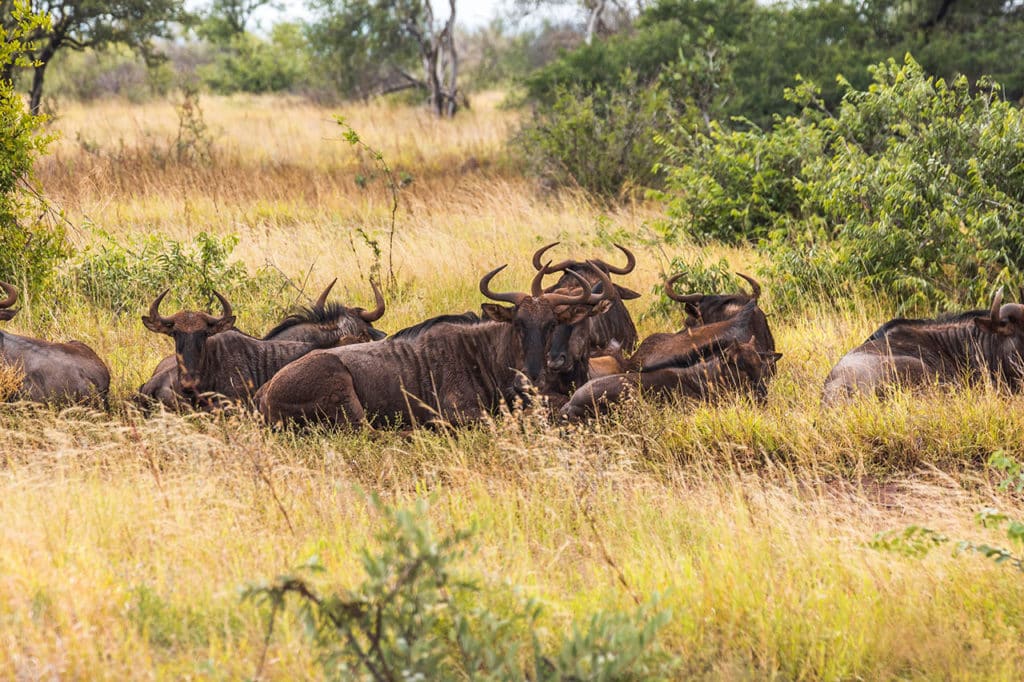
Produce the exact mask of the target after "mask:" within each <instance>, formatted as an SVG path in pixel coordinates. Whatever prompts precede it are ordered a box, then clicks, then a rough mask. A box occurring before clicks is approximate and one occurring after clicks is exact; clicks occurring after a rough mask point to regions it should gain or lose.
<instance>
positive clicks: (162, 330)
mask: <svg viewBox="0 0 1024 682" xmlns="http://www.w3.org/2000/svg"><path fill="white" fill-rule="evenodd" d="M142 324H144V325H146V329H148V330H149V331H151V332H156V333H157V334H170V333H171V332H172V331H174V325H173V324H167V323H166V322H164V321H163V320H161V319H159V318H157V319H155V320H154V319H153V318H152V317H150V316H149V315H143V316H142Z"/></svg>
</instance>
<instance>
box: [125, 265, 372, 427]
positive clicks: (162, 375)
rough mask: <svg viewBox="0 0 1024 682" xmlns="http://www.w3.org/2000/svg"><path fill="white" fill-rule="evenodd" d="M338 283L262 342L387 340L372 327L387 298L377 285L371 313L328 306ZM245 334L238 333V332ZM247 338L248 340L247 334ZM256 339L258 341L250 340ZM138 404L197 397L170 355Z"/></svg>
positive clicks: (175, 404) (187, 401)
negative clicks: (185, 385)
mask: <svg viewBox="0 0 1024 682" xmlns="http://www.w3.org/2000/svg"><path fill="white" fill-rule="evenodd" d="M337 281H338V280H337V279H335V280H334V281H332V282H331V283H330V284H328V285H327V287H326V288H325V289H324V290H323V292H321V294H320V296H318V297H317V299H316V301H315V302H314V303H313V305H312V306H310V307H308V308H302V309H300V310H299V311H298V312H296V313H294V314H292V315H289V316H288V317H286V318H285V319H284V320H282V321H281V322H280V323H279V324H278V325H277V326H275V327H274V328H273V329H271V330H270V331H269V332H267V334H266V335H264V336H263V338H262V340H263V341H300V342H304V343H310V344H313V345H314V346H315V347H316V348H330V347H331V346H339V345H348V344H351V343H362V342H364V341H377V340H379V339H382V338H384V337H385V336H387V335H386V334H385V333H384V332H382V331H380V330H379V329H375V328H374V327H373V322H375V321H377V320H378V319H380V318H381V316H383V314H384V310H385V305H384V296H383V294H382V293H381V291H380V288H379V287H378V286H377V284H376V282H373V281H371V282H370V286H371V287H372V288H373V296H374V299H375V303H376V307H375V308H374V309H373V310H372V311H367V310H365V309H364V308H359V307H348V306H344V305H341V304H340V303H327V296H328V295H329V294H330V292H331V289H332V288H333V287H334V284H335V283H336V282H337ZM235 331H236V332H238V333H239V334H243V333H244V332H241V331H239V330H237V329H236V330H235ZM246 336H248V335H247V334H246ZM249 338H255V337H249ZM137 402H139V403H140V404H142V405H143V406H144V407H145V406H149V405H151V404H154V403H159V404H162V405H163V406H164V407H167V408H170V409H177V408H179V407H182V406H187V405H191V404H192V403H193V402H194V395H192V394H191V393H189V394H188V395H186V394H185V393H184V392H183V391H182V389H181V387H180V386H179V385H178V361H177V356H176V355H168V356H167V357H165V358H164V359H163V360H161V361H160V362H159V364H157V366H156V369H154V370H153V375H152V376H151V377H150V378H149V380H148V381H146V383H144V384H143V385H142V386H140V387H139V390H138V393H137Z"/></svg>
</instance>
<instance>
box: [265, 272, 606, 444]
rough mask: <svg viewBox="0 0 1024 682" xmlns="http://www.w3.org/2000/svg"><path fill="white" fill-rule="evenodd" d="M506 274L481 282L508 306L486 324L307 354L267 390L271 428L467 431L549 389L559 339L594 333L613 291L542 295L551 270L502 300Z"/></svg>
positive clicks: (448, 326)
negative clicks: (311, 424)
mask: <svg viewBox="0 0 1024 682" xmlns="http://www.w3.org/2000/svg"><path fill="white" fill-rule="evenodd" d="M505 267H506V266H504V265H503V266H501V267H499V268H496V269H495V270H492V271H491V272H489V273H487V274H486V275H484V277H483V278H482V279H481V280H480V291H481V292H482V293H483V294H484V296H486V297H488V298H489V299H491V300H493V301H501V302H505V303H509V304H511V305H510V306H501V305H496V304H493V303H486V304H484V305H483V306H482V309H483V312H484V315H485V317H486V318H488V319H486V320H483V321H480V322H476V323H474V322H472V321H460V322H439V323H436V324H432V325H429V327H428V328H425V329H422V330H417V332H416V333H410V334H406V335H403V336H402V337H400V338H394V337H392V338H389V339H385V340H384V341H381V342H379V343H373V344H360V345H357V346H348V347H345V348H331V349H328V350H321V351H315V352H313V353H310V354H309V355H307V356H305V357H303V358H301V359H299V360H297V361H295V362H293V363H291V364H290V365H288V366H287V367H285V368H284V369H282V370H281V371H280V372H279V373H278V374H277V375H276V376H275V377H274V378H273V379H271V380H270V381H269V382H268V383H267V384H266V385H265V386H264V387H263V388H262V389H260V391H259V392H258V393H257V396H256V401H257V404H258V406H259V410H260V412H261V414H262V415H263V417H264V418H265V419H266V420H267V422H269V423H271V424H278V423H281V422H293V421H298V422H302V421H310V420H316V421H323V422H326V423H329V424H334V425H348V426H353V427H362V426H366V425H370V426H382V425H397V424H404V425H415V424H428V423H432V422H438V421H441V422H445V423H451V424H460V423H465V422H468V421H473V420H476V419H479V418H480V417H482V416H483V415H484V414H488V413H494V412H495V411H497V410H498V409H500V407H501V406H502V405H507V406H511V405H513V404H514V403H515V401H516V400H517V399H518V398H519V397H520V396H521V395H522V394H523V391H524V390H526V389H528V386H527V385H526V384H527V382H529V383H532V384H533V385H536V386H540V385H543V383H544V374H545V372H546V371H547V362H546V359H547V357H548V356H550V355H551V354H552V353H555V354H557V353H558V352H559V351H560V349H559V348H558V347H557V343H558V341H557V340H556V339H555V336H556V334H555V332H556V330H558V329H559V328H560V327H561V326H563V325H568V326H576V325H587V324H589V321H590V319H591V318H592V317H594V316H595V315H599V314H601V313H603V312H604V311H605V309H607V307H608V306H609V303H608V301H607V300H606V299H605V296H606V295H607V291H608V289H607V288H605V289H604V290H603V291H600V292H598V291H595V290H593V289H581V290H580V291H579V292H578V293H574V294H571V295H570V294H563V293H558V292H552V293H546V292H544V291H543V290H542V288H541V280H542V278H543V276H544V275H545V274H546V270H544V269H542V270H541V271H540V272H538V274H537V276H536V277H535V278H534V281H533V285H532V287H531V292H530V293H528V294H527V293H515V292H512V293H496V292H494V291H492V290H491V288H490V283H491V281H492V280H493V278H494V277H495V275H497V274H498V273H499V272H501V271H502V270H503V269H505ZM582 360H583V361H585V357H584V358H582Z"/></svg>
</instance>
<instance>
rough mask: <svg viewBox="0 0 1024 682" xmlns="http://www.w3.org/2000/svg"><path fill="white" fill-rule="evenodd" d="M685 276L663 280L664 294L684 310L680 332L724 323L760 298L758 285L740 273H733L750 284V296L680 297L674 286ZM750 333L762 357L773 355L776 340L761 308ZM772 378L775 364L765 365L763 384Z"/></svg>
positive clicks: (707, 295)
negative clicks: (762, 354) (684, 316)
mask: <svg viewBox="0 0 1024 682" xmlns="http://www.w3.org/2000/svg"><path fill="white" fill-rule="evenodd" d="M684 274H685V273H678V274H675V275H673V276H672V277H670V278H669V279H668V280H666V281H665V295H666V296H668V297H669V298H670V299H672V300H673V301H676V302H678V303H682V304H683V306H684V309H685V310H686V319H685V320H684V321H683V329H684V330H685V329H688V328H689V329H692V328H695V327H700V326H702V325H707V324H714V323H716V322H724V321H726V320H728V319H729V318H731V317H733V316H734V315H736V314H738V313H739V312H741V311H742V310H743V309H744V307H745V306H746V305H747V304H749V303H751V302H753V303H754V304H755V306H756V305H757V304H758V301H759V300H760V298H761V285H760V284H759V283H758V282H757V280H756V279H754V278H753V277H751V276H750V275H745V274H743V273H742V272H737V273H736V274H737V275H739V276H740V277H742V278H743V279H745V280H746V281H747V283H748V284H750V289H751V293H750V294H749V295H748V294H680V293H678V292H677V291H676V290H675V283H676V282H677V281H679V279H680V278H681V277H683V276H684ZM751 325H752V327H751V328H752V330H753V332H754V338H755V344H756V345H757V349H758V350H759V351H761V352H762V353H765V354H768V355H770V354H773V353H775V337H773V336H772V330H771V328H770V327H769V326H768V318H767V317H765V314H764V311H763V310H761V308H760V307H755V308H754V311H753V313H752V317H751ZM774 375H775V363H774V362H770V363H768V365H767V367H766V370H765V379H764V381H765V383H767V382H769V381H771V379H772V377H773V376H774Z"/></svg>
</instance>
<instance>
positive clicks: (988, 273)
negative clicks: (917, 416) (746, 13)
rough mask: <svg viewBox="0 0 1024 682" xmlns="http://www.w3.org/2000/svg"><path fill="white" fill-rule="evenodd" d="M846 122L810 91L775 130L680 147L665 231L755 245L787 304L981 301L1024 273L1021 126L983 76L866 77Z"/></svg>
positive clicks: (886, 69) (905, 70) (888, 71)
mask: <svg viewBox="0 0 1024 682" xmlns="http://www.w3.org/2000/svg"><path fill="white" fill-rule="evenodd" d="M870 72H871V75H872V79H873V83H872V85H871V86H870V87H869V88H868V89H867V90H858V89H856V88H854V87H853V86H852V85H850V84H849V83H848V82H846V81H845V80H844V81H841V82H842V84H843V87H844V89H845V92H844V95H843V100H842V102H841V104H840V106H839V108H838V112H837V114H836V115H832V114H830V113H829V112H828V111H827V109H826V108H825V106H824V103H823V102H822V101H821V100H820V99H818V98H817V97H816V94H815V90H814V88H813V87H812V86H810V85H807V84H805V85H803V86H801V87H798V88H796V89H794V90H792V91H790V92H789V98H790V100H791V101H792V102H794V103H797V104H799V105H801V106H802V109H801V112H800V114H799V115H798V116H792V117H787V118H785V119H779V120H778V121H777V123H776V125H775V127H774V128H773V129H772V130H770V131H767V132H765V131H761V130H759V129H757V128H748V129H747V130H728V129H725V128H724V127H722V126H719V125H714V126H712V129H711V131H710V132H709V133H707V134H704V133H697V134H694V135H690V136H688V137H686V140H685V142H683V143H682V144H678V145H669V146H668V149H669V155H670V159H671V160H670V162H669V165H670V166H671V170H669V171H668V180H667V185H668V190H667V191H666V192H665V193H664V194H663V195H662V196H663V197H664V198H665V199H666V200H667V206H668V212H669V216H670V220H669V222H668V223H667V225H666V226H665V228H666V232H665V234H666V236H667V237H668V238H674V237H677V236H679V235H680V234H682V233H686V234H690V235H693V236H696V237H698V238H702V239H708V238H715V239H722V240H726V241H730V242H736V241H755V242H756V241H760V242H761V243H762V244H763V245H765V246H766V247H768V248H770V249H771V251H772V256H773V258H772V261H773V263H772V266H771V269H772V271H773V272H772V277H771V279H772V280H773V281H775V282H776V283H777V284H778V285H779V286H781V287H783V288H785V289H787V292H786V293H787V295H788V296H789V297H790V298H796V297H800V296H802V295H803V294H804V293H805V292H807V291H817V292H818V293H823V294H829V295H831V294H835V293H842V292H845V293H851V292H852V291H854V290H860V291H870V292H877V293H884V294H887V295H891V296H893V297H894V298H896V299H897V300H899V301H901V302H903V303H904V304H905V305H913V304H925V305H931V304H944V305H952V304H962V303H976V302H981V301H984V300H986V299H987V298H988V297H990V296H991V292H992V289H993V287H994V286H996V285H998V284H1016V282H1015V281H1014V278H1015V276H1016V275H1015V273H1017V272H1020V270H1021V269H1022V268H1024V235H1022V234H1021V232H1020V230H1019V229H1018V226H1019V225H1020V221H1021V218H1022V217H1024V115H1022V113H1021V111H1020V110H1019V109H1017V108H1016V107H1014V106H1013V105H1011V104H1010V103H1008V102H1006V101H1005V100H1004V99H1002V91H1001V90H1000V88H999V86H998V85H996V84H994V83H992V82H991V81H989V80H983V81H981V82H980V83H979V84H978V87H977V88H976V89H972V88H971V85H970V83H969V82H968V80H967V79H966V78H965V77H959V78H957V79H956V80H954V81H953V82H952V83H946V82H945V81H944V80H942V79H936V78H934V77H930V76H928V75H926V73H925V71H924V69H923V68H922V67H921V66H920V65H919V64H918V63H917V62H916V61H914V60H913V59H912V58H911V57H909V56H908V57H907V58H906V60H905V62H904V63H903V64H902V65H901V64H898V63H896V62H895V61H893V60H889V61H888V62H885V63H883V64H880V65H878V66H875V67H872V68H871V69H870Z"/></svg>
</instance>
